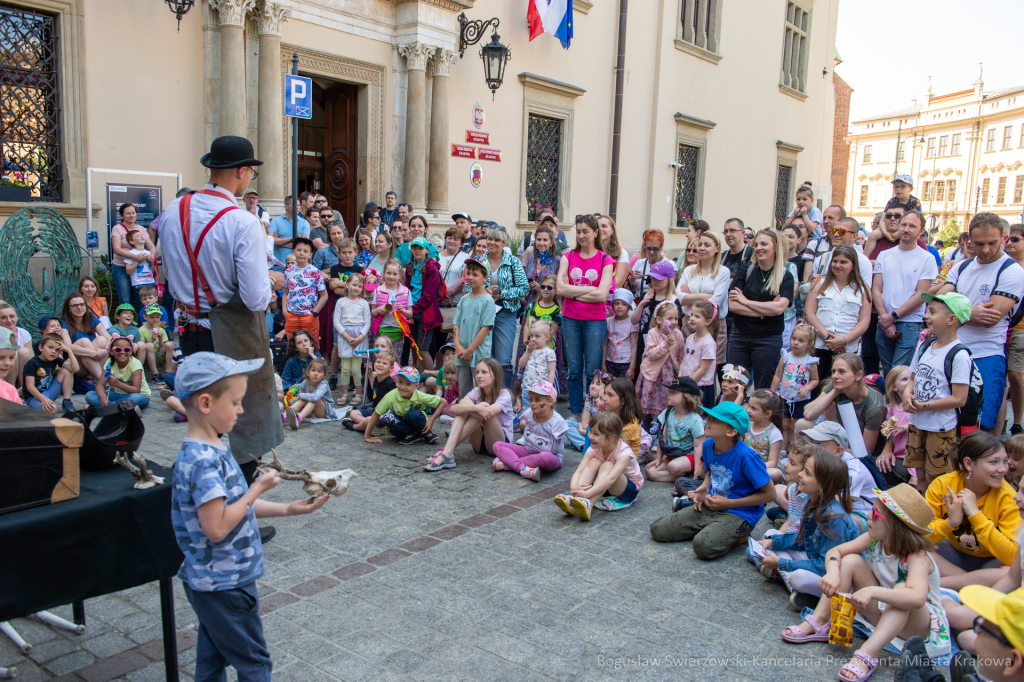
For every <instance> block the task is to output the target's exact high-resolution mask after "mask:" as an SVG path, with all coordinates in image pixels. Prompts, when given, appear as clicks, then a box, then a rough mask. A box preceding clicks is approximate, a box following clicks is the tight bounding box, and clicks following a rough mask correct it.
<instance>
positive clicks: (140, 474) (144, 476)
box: [114, 452, 164, 490]
mask: <svg viewBox="0 0 1024 682" xmlns="http://www.w3.org/2000/svg"><path fill="white" fill-rule="evenodd" d="M132 459H133V460H134V461H135V464H138V465H139V466H135V465H134V464H132V463H131V462H129V461H128V457H127V456H126V455H125V454H124V453H123V452H119V453H117V454H116V455H115V456H114V461H115V462H116V463H118V464H120V465H121V466H123V467H124V468H125V469H127V470H128V471H130V472H131V474H132V478H134V479H135V485H134V486H133V487H134V488H135V489H136V490H145V489H146V488H152V487H153V486H156V485H160V484H161V483H163V482H164V478H163V476H154V475H153V474H152V473H150V471H149V467H147V466H146V458H145V457H143V456H142V455H140V454H139V453H137V452H134V453H132Z"/></svg>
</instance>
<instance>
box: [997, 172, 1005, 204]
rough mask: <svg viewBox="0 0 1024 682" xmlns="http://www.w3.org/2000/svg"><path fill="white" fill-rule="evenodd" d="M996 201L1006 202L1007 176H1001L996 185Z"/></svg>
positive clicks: (998, 202)
mask: <svg viewBox="0 0 1024 682" xmlns="http://www.w3.org/2000/svg"><path fill="white" fill-rule="evenodd" d="M996 203H997V204H1005V203H1006V176H1005V175H1004V176H1003V177H1001V178H999V184H998V185H996Z"/></svg>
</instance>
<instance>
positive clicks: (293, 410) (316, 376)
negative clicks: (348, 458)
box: [281, 358, 337, 431]
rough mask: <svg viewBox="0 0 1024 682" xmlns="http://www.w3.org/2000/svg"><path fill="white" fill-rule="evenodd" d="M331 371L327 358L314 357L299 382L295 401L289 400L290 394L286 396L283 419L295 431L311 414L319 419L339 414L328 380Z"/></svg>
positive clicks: (331, 417)
mask: <svg viewBox="0 0 1024 682" xmlns="http://www.w3.org/2000/svg"><path fill="white" fill-rule="evenodd" d="M330 373H331V366H330V365H329V364H327V361H326V360H324V359H323V358H313V359H312V360H310V361H309V364H308V365H306V377H305V379H303V381H302V383H301V384H299V392H298V394H296V396H295V399H294V401H292V402H289V396H285V404H286V407H285V409H284V413H283V414H282V415H281V421H284V422H287V423H288V426H289V427H290V428H291V429H292V430H293V431H297V430H298V428H299V426H300V425H301V424H302V420H303V419H308V418H309V417H310V416H313V417H316V418H317V419H334V418H335V417H336V416H337V412H335V409H334V398H333V397H332V396H331V384H330V382H329V381H328V375H329V374H330Z"/></svg>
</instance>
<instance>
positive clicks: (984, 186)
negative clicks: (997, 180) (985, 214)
mask: <svg viewBox="0 0 1024 682" xmlns="http://www.w3.org/2000/svg"><path fill="white" fill-rule="evenodd" d="M991 186H992V179H991V178H985V179H984V180H982V181H981V203H982V205H983V206H988V188H989V187H991Z"/></svg>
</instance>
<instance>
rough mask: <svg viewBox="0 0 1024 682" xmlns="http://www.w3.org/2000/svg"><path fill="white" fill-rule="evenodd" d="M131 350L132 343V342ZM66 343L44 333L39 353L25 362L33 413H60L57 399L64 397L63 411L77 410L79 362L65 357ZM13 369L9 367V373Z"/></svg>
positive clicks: (24, 380) (24, 375) (24, 378)
mask: <svg viewBox="0 0 1024 682" xmlns="http://www.w3.org/2000/svg"><path fill="white" fill-rule="evenodd" d="M128 345H129V347H130V346H131V342H129V344H128ZM63 351H64V340H63V339H62V338H61V337H60V336H59V335H57V334H43V336H42V338H41V339H40V340H39V352H38V353H37V354H36V356H35V357H34V358H32V359H31V360H29V361H28V362H26V363H25V366H24V367H23V368H22V370H21V378H22V384H23V385H24V387H25V393H26V395H27V396H28V398H27V399H26V401H25V404H26V405H27V406H28V407H31V408H32V409H34V410H40V411H42V412H46V413H47V414H56V413H57V404H56V403H55V402H54V400H56V399H57V396H61V395H62V396H63V397H64V399H63V400H62V401H61V409H63V410H64V411H65V412H70V411H73V410H74V409H75V407H74V405H73V404H72V403H71V391H72V389H73V388H74V385H75V372H76V371H78V361H77V360H76V359H75V354H74V353H68V354H67V359H65V358H64V357H62V353H63ZM9 370H10V368H9V367H8V371H9Z"/></svg>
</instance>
